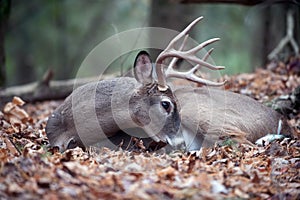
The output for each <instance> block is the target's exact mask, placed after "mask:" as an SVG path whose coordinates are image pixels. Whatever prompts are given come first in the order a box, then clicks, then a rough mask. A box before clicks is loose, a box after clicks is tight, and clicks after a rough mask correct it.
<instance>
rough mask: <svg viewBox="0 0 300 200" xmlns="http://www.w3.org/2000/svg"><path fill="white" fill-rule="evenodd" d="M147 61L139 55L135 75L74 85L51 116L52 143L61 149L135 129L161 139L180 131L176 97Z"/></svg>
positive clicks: (49, 121) (82, 145) (98, 140)
mask: <svg viewBox="0 0 300 200" xmlns="http://www.w3.org/2000/svg"><path fill="white" fill-rule="evenodd" d="M140 57H142V58H140ZM139 58H140V59H141V61H139ZM145 59H146V60H147V59H148V56H147V55H145V52H141V53H140V56H138V57H137V61H136V65H138V66H137V69H136V71H138V72H136V73H137V75H136V76H137V78H136V79H134V78H130V77H121V78H115V79H111V80H103V81H99V82H93V83H89V84H86V85H84V86H81V87H79V88H77V89H75V90H74V91H73V93H72V94H71V95H70V96H69V97H67V98H66V100H65V101H64V103H63V104H62V105H61V106H59V107H58V108H57V109H56V110H55V111H54V113H53V114H52V115H51V116H50V118H49V120H48V123H47V126H46V132H47V136H48V139H49V141H50V144H51V145H52V146H58V147H59V148H60V150H62V151H63V150H65V149H67V148H73V147H75V146H81V147H85V146H90V145H93V144H96V143H98V142H100V141H101V140H105V139H107V138H108V137H111V136H114V135H115V134H116V133H117V132H118V131H120V130H125V129H128V128H135V127H139V128H141V129H143V130H144V131H145V132H146V133H148V134H149V135H151V134H152V137H153V138H154V139H155V140H156V141H159V140H162V141H166V138H165V136H167V135H175V134H176V133H177V131H178V128H179V125H180V118H179V113H178V109H177V107H176V102H175V99H174V96H173V94H172V92H171V90H168V91H164V92H160V91H159V90H157V84H156V83H155V82H154V83H152V82H151V79H150V78H149V76H151V73H150V72H149V71H148V70H152V66H151V62H146V63H145ZM139 62H141V63H140V64H139ZM148 64H150V65H149V66H146V70H145V69H144V68H145V65H148ZM143 67H144V68H143ZM146 72H147V73H146ZM141 73H143V74H141ZM143 75H144V76H143ZM143 81H145V82H143ZM166 132H168V134H167V133H166ZM171 132H173V133H171Z"/></svg>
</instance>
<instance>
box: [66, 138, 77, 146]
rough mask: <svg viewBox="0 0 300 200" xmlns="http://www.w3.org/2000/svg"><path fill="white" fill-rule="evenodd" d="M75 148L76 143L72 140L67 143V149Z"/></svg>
mask: <svg viewBox="0 0 300 200" xmlns="http://www.w3.org/2000/svg"><path fill="white" fill-rule="evenodd" d="M76 146H77V142H76V141H75V139H74V138H72V139H71V140H70V141H69V143H68V147H67V149H74V148H75V147H76Z"/></svg>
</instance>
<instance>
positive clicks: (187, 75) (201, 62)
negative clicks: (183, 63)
mask: <svg viewBox="0 0 300 200" xmlns="http://www.w3.org/2000/svg"><path fill="white" fill-rule="evenodd" d="M201 19H203V17H199V18H197V19H195V20H194V21H193V22H192V23H191V24H190V25H188V26H187V27H186V28H185V29H184V30H183V31H182V32H181V33H179V34H178V35H177V36H176V37H175V38H174V39H173V40H171V42H170V43H169V45H168V46H167V48H166V49H165V50H164V51H163V52H162V53H160V54H159V55H158V57H157V59H156V73H157V79H158V89H159V90H161V91H165V90H167V88H168V86H167V84H166V78H167V77H177V78H184V79H187V80H190V81H193V82H199V83H202V84H205V85H209V86H221V85H224V84H225V82H222V83H217V82H212V81H208V80H205V79H203V78H201V77H198V76H196V75H195V74H194V73H195V71H196V70H197V69H198V68H200V66H201V67H202V66H204V67H207V68H209V69H211V70H220V69H224V68H225V67H223V66H215V65H212V64H210V63H208V62H206V59H207V58H205V57H208V56H209V54H210V53H211V52H208V55H205V57H204V58H205V59H204V58H202V59H200V58H198V57H197V56H196V54H197V52H199V51H200V50H201V49H203V48H204V47H206V46H207V45H209V44H211V43H214V42H216V41H219V40H220V39H219V38H213V39H209V40H207V41H205V42H202V43H201V44H199V45H197V46H196V47H194V48H192V49H190V50H187V51H182V49H183V47H184V46H185V43H186V40H187V37H188V35H187V32H188V31H189V30H190V29H191V28H192V27H193V26H194V25H195V24H196V23H197V22H199V21H200V20H201ZM183 36H185V39H184V41H183V43H182V45H181V46H180V48H179V50H176V49H175V48H174V46H175V43H176V42H177V41H178V40H180V39H181V38H182V37H183ZM168 57H174V58H173V59H172V61H171V63H170V65H169V67H168V69H167V72H166V74H164V70H163V66H162V62H163V61H164V60H165V59H166V58H168ZM178 58H183V59H186V60H188V61H192V62H194V63H196V64H197V65H196V66H195V67H194V68H192V69H191V70H189V71H187V72H177V71H175V70H174V69H173V66H174V65H175V63H176V61H177V60H178Z"/></svg>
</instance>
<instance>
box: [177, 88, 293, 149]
mask: <svg viewBox="0 0 300 200" xmlns="http://www.w3.org/2000/svg"><path fill="white" fill-rule="evenodd" d="M174 93H175V95H176V97H177V99H178V102H179V105H180V107H181V110H180V115H181V122H182V132H183V135H184V137H185V141H186V144H187V147H188V149H190V150H195V149H200V147H201V146H211V145H213V144H214V143H215V142H216V141H218V140H220V138H221V136H224V135H228V136H230V135H236V134H237V135H239V134H240V135H243V136H244V137H245V138H246V139H247V140H249V141H250V142H255V141H256V140H257V139H259V138H261V137H262V136H264V135H266V134H268V133H270V134H276V133H277V131H278V125H279V121H280V120H283V117H282V116H281V115H280V114H279V113H278V112H276V111H274V110H272V109H271V108H269V107H266V106H264V105H263V104H261V103H259V102H257V101H255V100H254V99H252V98H250V97H247V96H244V95H240V94H237V93H233V92H229V91H224V90H220V89H215V88H208V87H201V88H182V89H178V90H176V91H175V92H174ZM281 132H282V133H283V134H285V135H288V136H290V134H291V130H290V128H289V126H288V125H287V123H286V122H285V121H284V120H283V126H282V130H281Z"/></svg>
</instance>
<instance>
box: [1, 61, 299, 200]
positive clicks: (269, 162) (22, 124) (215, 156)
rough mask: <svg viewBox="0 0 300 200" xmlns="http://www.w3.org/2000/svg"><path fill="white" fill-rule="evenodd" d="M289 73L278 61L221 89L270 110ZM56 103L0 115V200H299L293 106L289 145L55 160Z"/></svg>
mask: <svg viewBox="0 0 300 200" xmlns="http://www.w3.org/2000/svg"><path fill="white" fill-rule="evenodd" d="M298 60H299V59H298ZM292 61H293V62H296V61H297V59H296V61H295V59H293V60H292ZM298 62H299V61H298ZM274 65H275V67H274ZM290 66H291V63H289V62H288V63H282V62H278V63H272V65H271V66H269V69H267V70H264V69H257V70H256V71H255V72H254V73H252V74H240V75H235V76H232V77H228V76H225V77H224V79H227V80H228V84H227V86H226V89H227V90H231V91H234V92H239V93H242V94H244V95H248V96H251V97H252V98H255V99H257V100H258V101H260V102H263V103H265V102H272V103H271V104H276V101H277V100H278V99H280V97H281V96H286V95H291V94H292V93H293V90H294V89H295V88H297V87H299V83H300V76H299V72H298V71H296V72H295V70H294V71H293V70H291V67H290ZM293 66H294V65H293ZM292 69H293V68H292ZM297 73H298V74H297ZM276 99H277V100H276ZM277 102H278V101H277ZM60 103H61V102H59V101H47V102H40V103H35V104H25V103H24V102H23V101H22V100H21V99H20V98H18V97H16V98H14V99H13V100H12V101H11V102H10V103H8V104H7V105H6V106H5V107H4V109H3V111H2V112H0V125H1V126H0V199H40V198H43V199H51V200H55V199H74V198H76V199H300V140H299V132H300V131H299V127H300V120H299V119H300V115H299V110H298V111H297V106H294V107H293V108H292V110H291V111H290V112H289V113H284V114H286V116H287V117H288V118H289V123H290V125H291V126H292V127H293V128H294V130H295V132H296V138H295V139H283V140H276V141H273V142H270V143H268V144H265V146H255V145H248V144H239V143H230V142H229V143H226V144H224V145H223V146H215V147H213V148H208V149H204V150H203V153H202V155H201V156H197V155H196V154H189V153H184V152H180V151H172V152H170V153H164V152H161V151H158V152H148V151H145V148H143V145H142V144H140V143H138V145H139V146H138V147H136V148H134V149H135V150H134V151H126V150H122V149H115V150H111V149H108V148H102V149H100V150H95V149H93V148H91V149H89V150H88V151H83V150H82V149H80V148H75V149H71V150H67V151H66V152H64V153H60V152H59V151H57V149H56V148H49V147H48V146H47V145H48V139H47V137H46V133H45V126H46V122H47V118H48V116H49V115H50V114H51V112H52V111H53V110H54V109H55V108H56V107H57V106H58V105H59V104H60ZM24 104H25V105H24ZM294 104H295V103H294ZM289 105H293V104H289ZM295 109H296V110H295ZM297 137H298V138H297Z"/></svg>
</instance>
